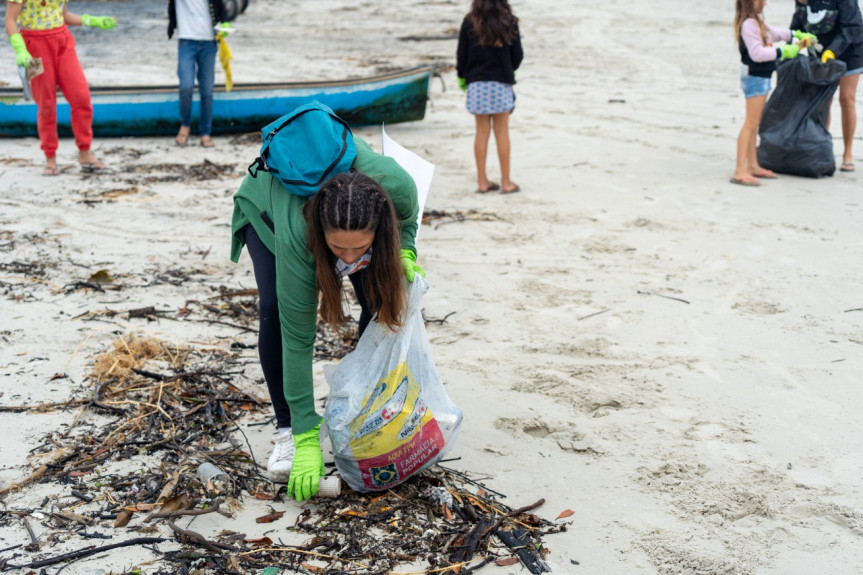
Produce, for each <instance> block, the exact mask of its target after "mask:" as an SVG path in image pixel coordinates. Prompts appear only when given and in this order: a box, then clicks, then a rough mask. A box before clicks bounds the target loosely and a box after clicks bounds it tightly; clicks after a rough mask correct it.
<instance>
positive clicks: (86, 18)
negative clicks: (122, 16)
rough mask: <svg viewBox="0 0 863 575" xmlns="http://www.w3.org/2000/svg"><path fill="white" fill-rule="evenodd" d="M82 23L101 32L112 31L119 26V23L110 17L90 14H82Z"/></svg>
mask: <svg viewBox="0 0 863 575" xmlns="http://www.w3.org/2000/svg"><path fill="white" fill-rule="evenodd" d="M81 23H82V24H84V26H90V27H92V28H99V29H101V30H110V29H111V28H114V27H115V26H117V21H116V20H114V19H113V18H112V17H110V16H90V15H89V14H81Z"/></svg>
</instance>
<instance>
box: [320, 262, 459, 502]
mask: <svg viewBox="0 0 863 575" xmlns="http://www.w3.org/2000/svg"><path fill="white" fill-rule="evenodd" d="M426 291H428V284H427V283H426V282H425V279H424V278H423V277H422V276H420V275H417V276H416V279H415V280H414V282H413V283H412V284H411V286H410V294H409V303H408V317H407V321H406V322H405V325H404V326H403V327H402V328H401V329H400V330H399V331H398V332H393V331H390V330H389V329H388V328H386V327H384V326H381V325H379V324H378V323H377V322H376V321H372V322H370V323H369V325H368V327H367V328H366V330H365V332H363V335H362V337H361V338H360V340H359V342H358V343H357V347H356V349H355V350H354V351H352V352H351V353H349V354H348V355H347V356H345V357H344V358H342V360H341V361H340V362H339V363H338V364H337V365H335V366H333V365H327V366H325V367H324V374H325V375H326V378H327V382H328V383H329V385H330V396H329V400H328V401H327V407H326V410H325V411H324V424H325V427H326V428H327V431H328V433H329V436H330V442H331V443H332V447H333V455H334V458H335V462H336V467H337V468H338V470H339V473H340V475H341V477H342V479H344V480H345V481H346V482H347V484H348V485H350V487H351V488H352V489H354V490H355V491H361V492H366V491H379V490H384V489H389V488H390V487H393V486H395V485H398V484H399V483H401V482H403V481H404V480H406V479H407V478H409V477H411V476H412V475H415V474H416V473H418V472H420V471H422V470H423V469H425V468H427V467H429V466H431V465H434V464H435V463H436V462H438V461H440V459H441V458H443V456H444V455H445V454H446V453H447V452H448V451H449V450H450V449H452V447H453V445H455V441H456V438H457V436H458V430H459V428H460V427H461V421H462V412H461V410H460V409H459V408H458V407H456V406H455V404H454V403H453V402H452V401H451V400H450V398H449V396H448V395H447V394H446V391H444V388H443V382H442V381H441V378H440V375H439V374H438V372H437V369H435V366H434V362H433V361H432V357H431V353H430V348H429V342H428V336H427V335H426V330H425V324H424V322H423V318H422V312H421V310H420V302H421V300H422V296H423V295H424V294H425V293H426Z"/></svg>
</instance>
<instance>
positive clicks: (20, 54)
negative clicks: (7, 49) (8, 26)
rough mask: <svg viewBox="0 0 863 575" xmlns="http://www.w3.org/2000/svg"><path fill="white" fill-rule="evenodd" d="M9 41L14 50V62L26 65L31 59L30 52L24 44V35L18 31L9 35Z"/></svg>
mask: <svg viewBox="0 0 863 575" xmlns="http://www.w3.org/2000/svg"><path fill="white" fill-rule="evenodd" d="M9 43H10V44H12V48H13V49H14V50H15V62H16V63H17V64H18V65H19V66H26V65H27V64H29V63H30V60H32V59H33V56H31V55H30V52H28V51H27V45H26V44H24V37H23V36H21V34H20V33H18V34H12V35H11V36H9Z"/></svg>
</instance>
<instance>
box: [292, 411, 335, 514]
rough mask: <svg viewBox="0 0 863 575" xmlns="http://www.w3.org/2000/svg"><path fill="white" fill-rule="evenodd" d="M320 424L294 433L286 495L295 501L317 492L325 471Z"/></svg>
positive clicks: (309, 497) (308, 497) (310, 496)
mask: <svg viewBox="0 0 863 575" xmlns="http://www.w3.org/2000/svg"><path fill="white" fill-rule="evenodd" d="M320 434H321V424H320V423H318V424H317V425H316V426H314V427H313V428H311V429H310V430H308V431H306V432H305V433H300V434H299V435H294V449H295V450H296V451H295V452H294V461H293V463H292V464H291V476H290V478H289V479H288V495H290V496H291V497H294V498H295V499H296V500H297V501H304V500H306V499H311V498H312V496H313V495H317V494H318V489H319V483H320V482H321V477H323V476H324V473H326V469H325V468H324V455H323V453H321V436H320Z"/></svg>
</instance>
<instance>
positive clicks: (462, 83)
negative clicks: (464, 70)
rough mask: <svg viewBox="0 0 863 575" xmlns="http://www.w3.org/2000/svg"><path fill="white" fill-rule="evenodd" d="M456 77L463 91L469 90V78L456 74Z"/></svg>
mask: <svg viewBox="0 0 863 575" xmlns="http://www.w3.org/2000/svg"><path fill="white" fill-rule="evenodd" d="M456 78H458V87H459V88H461V91H462V92H467V80H465V79H464V78H459V77H458V76H456Z"/></svg>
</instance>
